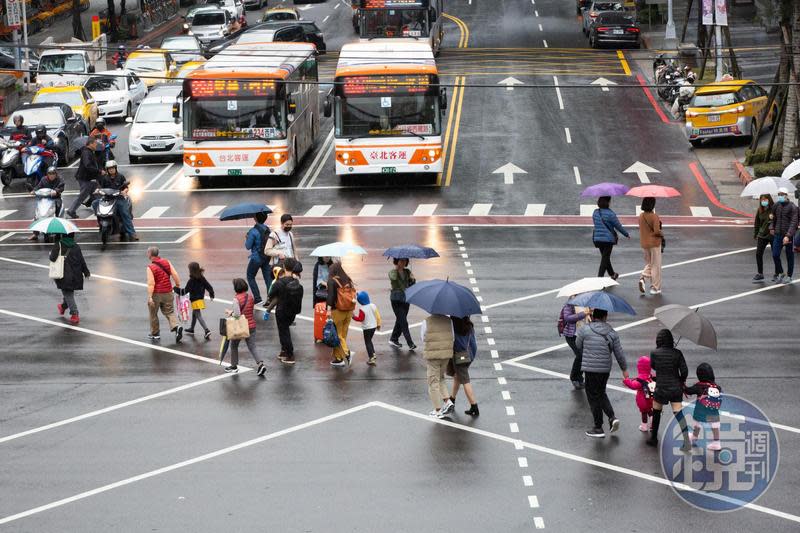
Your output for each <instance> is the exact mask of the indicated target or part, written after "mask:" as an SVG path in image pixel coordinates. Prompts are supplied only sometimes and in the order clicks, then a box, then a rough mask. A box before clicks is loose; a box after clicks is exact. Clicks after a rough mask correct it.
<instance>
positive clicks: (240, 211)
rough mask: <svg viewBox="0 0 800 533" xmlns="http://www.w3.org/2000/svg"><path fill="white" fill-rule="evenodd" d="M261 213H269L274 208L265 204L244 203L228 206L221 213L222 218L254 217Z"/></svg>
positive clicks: (239, 218)
mask: <svg viewBox="0 0 800 533" xmlns="http://www.w3.org/2000/svg"><path fill="white" fill-rule="evenodd" d="M259 213H264V214H265V215H268V214H270V213H272V209H270V208H269V207H267V206H266V205H264V204H256V203H243V204H236V205H232V206H230V207H226V208H225V209H224V210H223V211H222V213H220V215H219V219H220V220H242V219H243V218H253V217H254V216H256V215H257V214H259Z"/></svg>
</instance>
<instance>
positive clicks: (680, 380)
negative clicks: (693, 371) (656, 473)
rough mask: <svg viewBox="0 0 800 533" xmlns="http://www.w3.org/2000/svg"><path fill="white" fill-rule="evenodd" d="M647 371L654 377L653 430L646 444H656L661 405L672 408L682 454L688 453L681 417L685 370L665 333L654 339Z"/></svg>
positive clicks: (665, 331)
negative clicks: (649, 370) (652, 373)
mask: <svg viewBox="0 0 800 533" xmlns="http://www.w3.org/2000/svg"><path fill="white" fill-rule="evenodd" d="M650 367H651V368H652V369H653V370H654V371H655V373H656V390H655V392H654V394H653V426H652V428H651V429H650V438H649V439H648V440H647V444H649V445H650V446H656V445H657V444H658V426H659V424H660V423H661V409H662V408H663V406H664V405H665V404H670V405H671V406H672V412H673V413H675V418H677V419H678V425H680V427H681V432H682V433H683V442H684V447H683V449H684V451H688V450H691V449H692V445H691V443H690V442H689V430H688V428H687V426H686V419H685V418H684V417H683V411H681V409H682V408H683V404H682V403H681V402H682V400H683V386H684V383H685V382H686V378H687V377H688V376H689V368H688V367H687V366H686V360H685V359H684V358H683V353H682V352H681V351H680V350H678V349H677V348H675V339H673V337H672V333H671V332H670V331H669V330H668V329H662V330H661V331H659V332H658V335H656V349H655V350H653V351H652V352H650Z"/></svg>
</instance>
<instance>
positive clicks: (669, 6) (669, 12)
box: [664, 0, 677, 41]
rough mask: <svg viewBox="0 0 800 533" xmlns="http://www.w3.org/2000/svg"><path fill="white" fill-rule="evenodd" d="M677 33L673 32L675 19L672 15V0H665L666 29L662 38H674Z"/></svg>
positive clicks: (668, 39)
mask: <svg viewBox="0 0 800 533" xmlns="http://www.w3.org/2000/svg"><path fill="white" fill-rule="evenodd" d="M676 38H677V34H676V33H675V19H674V18H673V17H672V0H667V31H666V33H665V34H664V39H666V40H667V41H670V40H675V39H676Z"/></svg>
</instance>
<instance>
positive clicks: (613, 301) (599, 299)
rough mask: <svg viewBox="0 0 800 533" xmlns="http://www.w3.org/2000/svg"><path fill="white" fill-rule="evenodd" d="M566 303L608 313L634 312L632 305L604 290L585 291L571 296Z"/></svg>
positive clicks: (631, 313)
mask: <svg viewBox="0 0 800 533" xmlns="http://www.w3.org/2000/svg"><path fill="white" fill-rule="evenodd" d="M567 303H568V304H572V305H579V306H581V307H591V308H592V309H603V310H605V311H608V312H609V313H627V314H629V315H635V314H636V311H634V310H633V307H631V306H630V304H629V303H628V302H626V301H625V300H623V299H622V298H620V297H619V296H617V295H614V294H611V293H610V292H606V291H592V292H585V293H583V294H579V295H578V296H576V297H575V298H572V299H571V300H569V301H568V302H567Z"/></svg>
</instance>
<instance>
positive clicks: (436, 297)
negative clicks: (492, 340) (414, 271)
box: [406, 279, 481, 317]
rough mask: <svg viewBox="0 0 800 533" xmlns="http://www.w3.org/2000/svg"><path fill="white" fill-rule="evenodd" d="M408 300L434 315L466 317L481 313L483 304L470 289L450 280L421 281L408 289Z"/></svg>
mask: <svg viewBox="0 0 800 533" xmlns="http://www.w3.org/2000/svg"><path fill="white" fill-rule="evenodd" d="M406 302H408V303H410V304H414V305H416V306H417V307H420V308H422V309H424V310H425V311H427V312H429V313H430V314H432V315H450V316H457V317H464V316H470V315H479V314H481V304H480V303H478V299H477V298H475V295H474V294H473V293H472V291H471V290H470V289H468V288H467V287H464V286H463V285H459V284H458V283H453V282H452V281H450V280H446V281H445V280H441V279H432V280H429V281H420V282H419V283H415V284H414V285H412V286H411V287H409V288H407V289H406Z"/></svg>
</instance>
